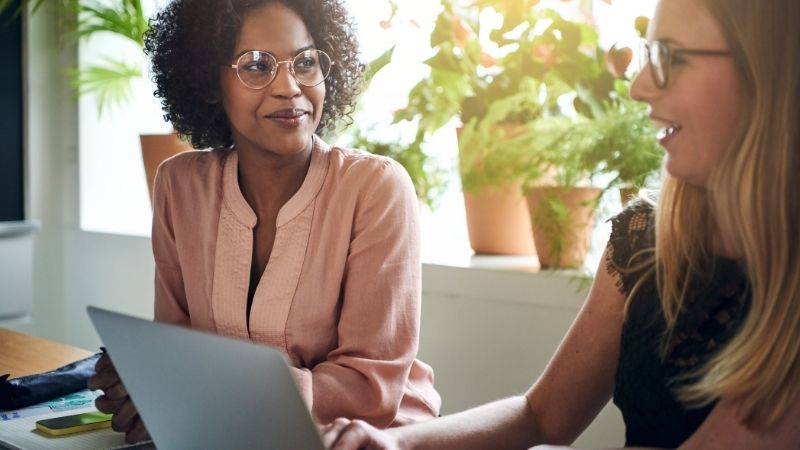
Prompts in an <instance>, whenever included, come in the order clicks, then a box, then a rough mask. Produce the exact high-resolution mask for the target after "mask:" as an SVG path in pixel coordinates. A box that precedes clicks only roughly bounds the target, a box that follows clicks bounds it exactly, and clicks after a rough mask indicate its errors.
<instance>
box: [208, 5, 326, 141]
mask: <svg viewBox="0 0 800 450" xmlns="http://www.w3.org/2000/svg"><path fill="white" fill-rule="evenodd" d="M313 45H314V41H313V39H312V38H311V34H310V33H309V32H308V29H306V26H305V24H304V23H303V20H302V19H301V18H300V16H299V15H297V13H295V12H294V11H292V10H291V9H289V8H288V7H286V6H284V5H282V4H280V3H277V2H273V3H268V4H266V5H265V6H263V7H261V8H258V9H255V10H253V11H251V12H249V13H248V14H247V15H246V16H245V17H244V21H243V23H242V29H241V31H240V33H239V38H238V40H237V42H236V48H235V51H234V55H239V54H241V53H243V52H244V51H245V50H262V51H266V52H268V53H270V54H272V55H273V56H274V57H275V59H276V60H277V61H286V60H292V58H294V57H295V55H297V54H298V53H299V52H300V51H301V50H303V49H307V48H310V47H313ZM235 63H236V60H235V57H233V56H232V57H231V62H230V64H235ZM220 91H221V93H222V104H223V107H224V108H225V113H226V114H227V116H228V122H229V123H230V126H231V131H232V134H233V142H234V143H235V145H236V147H237V148H239V149H240V150H241V149H245V148H247V149H256V150H258V151H264V150H266V151H268V152H271V153H273V154H277V155H281V156H289V155H296V154H299V153H303V152H304V151H306V150H308V149H310V146H311V136H312V134H313V133H314V131H315V130H316V129H317V126H318V125H319V122H320V119H321V117H322V107H323V103H324V101H325V83H320V84H318V85H317V86H313V87H306V86H303V85H300V84H298V83H297V81H296V80H295V79H294V78H293V77H292V74H291V73H289V64H278V71H277V74H276V75H275V79H274V80H272V82H271V83H270V84H268V85H267V86H266V87H264V88H263V89H259V90H255V89H251V88H249V87H247V86H245V85H244V84H242V82H241V81H240V80H239V78H238V77H237V75H236V70H235V69H233V68H230V67H223V68H222V74H221V76H220Z"/></svg>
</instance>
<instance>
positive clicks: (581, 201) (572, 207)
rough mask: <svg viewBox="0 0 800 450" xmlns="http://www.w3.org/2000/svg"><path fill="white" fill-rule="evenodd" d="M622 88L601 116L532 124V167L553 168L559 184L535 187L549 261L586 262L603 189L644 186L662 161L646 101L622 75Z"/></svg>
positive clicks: (540, 237) (540, 244)
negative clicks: (639, 99)
mask: <svg viewBox="0 0 800 450" xmlns="http://www.w3.org/2000/svg"><path fill="white" fill-rule="evenodd" d="M615 86H616V89H615V93H616V94H615V95H614V96H613V98H612V99H611V100H608V101H605V102H604V103H603V108H602V109H601V110H599V111H595V112H594V115H585V114H576V115H574V116H571V117H570V116H565V115H561V116H551V117H544V118H541V119H539V120H537V121H535V123H533V124H532V126H531V128H532V129H533V133H534V135H535V136H536V137H535V139H534V143H533V145H532V146H531V147H529V149H530V161H531V165H532V167H535V166H538V167H546V168H548V169H549V173H550V175H551V176H552V177H553V178H552V181H553V183H552V184H553V185H552V186H546V187H542V186H532V184H533V183H534V182H536V181H537V180H539V179H540V172H539V171H537V170H531V172H530V174H529V175H528V177H527V179H528V180H529V183H528V187H527V192H528V194H527V199H528V206H529V208H530V211H531V223H532V226H533V232H534V240H535V242H536V243H537V250H538V252H539V259H540V261H541V263H542V266H543V267H577V266H581V265H582V264H583V260H584V259H585V256H586V252H587V251H588V246H589V239H590V238H591V231H592V229H593V227H594V211H595V209H596V207H597V203H598V201H599V198H600V195H601V194H602V193H603V192H605V191H607V190H608V189H611V188H613V187H619V186H642V185H643V184H644V182H645V180H647V179H648V177H651V176H653V174H655V173H656V172H657V170H658V168H659V167H660V164H661V156H662V155H661V150H660V149H659V147H658V145H657V141H656V139H655V130H653V128H652V126H651V123H650V119H649V116H648V112H647V108H646V107H645V106H644V105H642V104H639V103H637V102H635V101H633V100H631V99H630V98H629V96H628V87H629V82H628V81H627V80H618V81H617V83H616V84H615Z"/></svg>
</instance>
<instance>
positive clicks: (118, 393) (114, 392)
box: [103, 381, 128, 400]
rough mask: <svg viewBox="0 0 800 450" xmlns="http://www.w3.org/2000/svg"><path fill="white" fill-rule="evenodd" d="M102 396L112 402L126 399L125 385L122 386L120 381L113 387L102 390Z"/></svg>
mask: <svg viewBox="0 0 800 450" xmlns="http://www.w3.org/2000/svg"><path fill="white" fill-rule="evenodd" d="M103 394H105V396H106V397H108V398H110V399H112V400H124V399H126V398H128V390H127V389H125V385H124V384H122V381H118V382H117V383H116V384H114V385H113V386H110V387H108V388H106V389H104V390H103Z"/></svg>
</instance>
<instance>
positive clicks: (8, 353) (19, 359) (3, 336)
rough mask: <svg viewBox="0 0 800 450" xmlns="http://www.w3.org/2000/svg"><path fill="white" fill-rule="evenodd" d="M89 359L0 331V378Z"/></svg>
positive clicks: (50, 343) (67, 348)
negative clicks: (0, 376)
mask: <svg viewBox="0 0 800 450" xmlns="http://www.w3.org/2000/svg"><path fill="white" fill-rule="evenodd" d="M90 355H92V352H90V351H88V350H83V349H81V348H77V347H72V346H69V345H65V344H61V343H58V342H54V341H49V340H47V339H42V338H38V337H35V336H31V335H29V334H24V333H19V332H16V331H11V330H9V329H6V328H0V375H3V374H7V373H10V374H11V378H17V377H22V376H25V375H31V374H34V373H41V372H47V371H49V370H53V369H57V368H59V367H61V366H63V365H65V364H69V363H71V362H74V361H77V360H79V359H83V358H86V357H87V356H90Z"/></svg>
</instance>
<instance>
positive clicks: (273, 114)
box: [266, 108, 308, 119]
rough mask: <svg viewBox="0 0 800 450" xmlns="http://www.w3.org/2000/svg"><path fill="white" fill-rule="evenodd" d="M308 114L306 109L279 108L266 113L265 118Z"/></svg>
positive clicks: (284, 117)
mask: <svg viewBox="0 0 800 450" xmlns="http://www.w3.org/2000/svg"><path fill="white" fill-rule="evenodd" d="M306 114H308V111H304V110H302V109H297V108H288V109H281V110H278V111H273V112H271V113H269V114H267V116H266V117H267V119H298V118H300V117H303V116H305V115H306Z"/></svg>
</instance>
